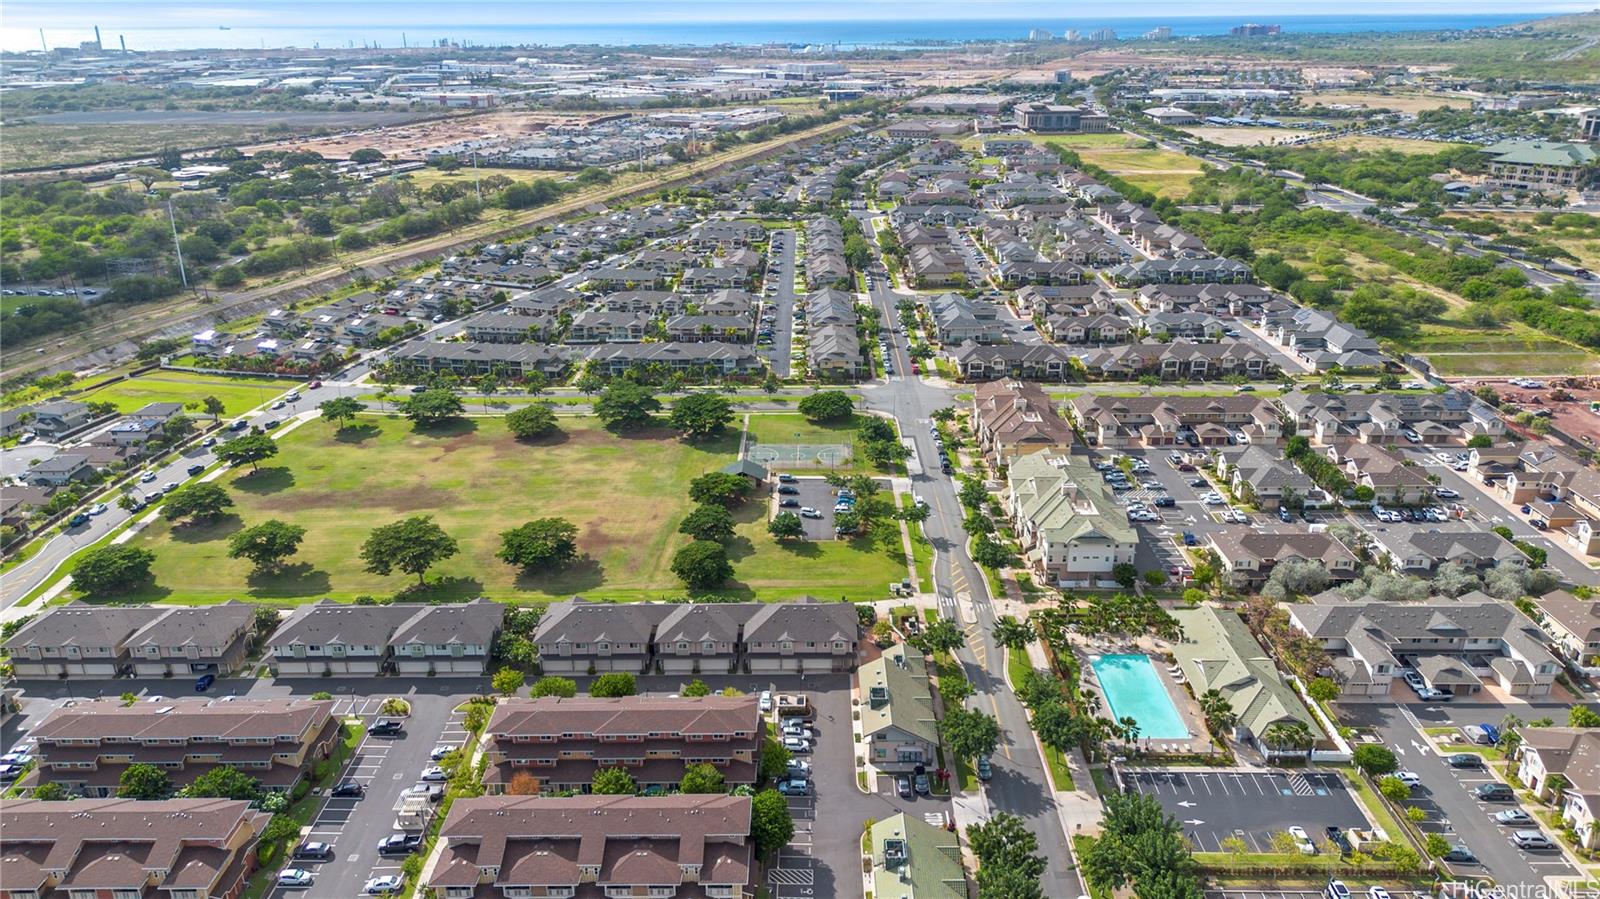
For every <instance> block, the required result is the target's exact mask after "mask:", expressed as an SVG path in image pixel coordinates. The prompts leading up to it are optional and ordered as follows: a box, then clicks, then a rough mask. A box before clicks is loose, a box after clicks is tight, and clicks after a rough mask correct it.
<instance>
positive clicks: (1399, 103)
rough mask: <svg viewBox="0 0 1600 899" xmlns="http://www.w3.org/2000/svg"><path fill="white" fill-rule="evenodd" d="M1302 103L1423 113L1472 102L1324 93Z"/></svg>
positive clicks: (1309, 96)
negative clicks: (1423, 111)
mask: <svg viewBox="0 0 1600 899" xmlns="http://www.w3.org/2000/svg"><path fill="white" fill-rule="evenodd" d="M1300 102H1301V103H1302V104H1304V105H1306V106H1314V105H1316V104H1318V103H1321V104H1322V105H1324V106H1333V105H1336V104H1349V105H1352V106H1355V105H1360V106H1365V107H1367V108H1368V109H1392V110H1394V111H1396V112H1411V113H1415V112H1421V111H1422V110H1424V109H1438V108H1439V107H1441V106H1448V107H1450V108H1451V109H1466V108H1467V107H1469V106H1471V105H1472V101H1471V100H1468V99H1467V98H1465V97H1450V96H1444V95H1441V94H1379V93H1369V92H1366V91H1338V92H1335V91H1322V92H1318V93H1312V94H1305V95H1304V96H1302V97H1301V98H1300Z"/></svg>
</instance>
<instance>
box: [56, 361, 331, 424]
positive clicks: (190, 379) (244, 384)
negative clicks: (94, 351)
mask: <svg viewBox="0 0 1600 899" xmlns="http://www.w3.org/2000/svg"><path fill="white" fill-rule="evenodd" d="M296 383H299V382H298V381H296V380H292V379H287V378H229V377H224V376H222V375H202V374H194V373H191V372H182V371H160V370H157V371H152V372H149V373H147V374H142V375H139V376H138V377H134V378H129V379H127V380H125V381H118V382H116V383H114V384H108V385H106V386H104V387H100V388H96V389H92V390H89V391H86V392H84V393H81V394H78V395H76V396H74V397H73V399H75V400H78V401H80V402H86V403H113V404H115V405H116V407H117V411H119V412H132V411H134V410H136V409H139V408H140V407H142V406H144V405H145V404H146V403H189V402H193V401H196V400H203V399H205V398H206V397H208V396H214V397H216V398H217V399H219V400H222V404H223V406H225V407H226V408H227V412H225V413H224V414H226V415H237V414H239V413H240V412H244V411H245V410H247V409H253V408H255V407H256V406H259V405H261V404H262V403H265V402H268V401H270V400H271V399H272V398H273V397H275V396H277V395H278V394H280V393H283V392H284V391H285V390H288V389H289V388H290V387H293V386H294V385H295V384H296Z"/></svg>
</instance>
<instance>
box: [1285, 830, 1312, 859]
mask: <svg viewBox="0 0 1600 899" xmlns="http://www.w3.org/2000/svg"><path fill="white" fill-rule="evenodd" d="M1289 836H1291V837H1294V848H1296V849H1298V850H1300V854H1301V855H1316V854H1317V844H1316V843H1313V842H1311V835H1310V834H1308V833H1306V829H1305V828H1304V827H1301V826H1300V825H1298V824H1296V825H1294V826H1292V827H1290V828H1289Z"/></svg>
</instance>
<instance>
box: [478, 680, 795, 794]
mask: <svg viewBox="0 0 1600 899" xmlns="http://www.w3.org/2000/svg"><path fill="white" fill-rule="evenodd" d="M485 733H486V734H487V738H488V745H487V749H486V752H487V754H488V760H489V761H488V767H487V769H486V770H485V772H484V786H485V787H486V788H487V789H488V791H489V792H490V793H503V792H505V791H506V790H507V789H508V788H509V787H510V786H511V784H512V782H513V780H517V781H518V789H517V792H519V793H521V792H525V791H528V790H534V791H537V792H541V793H547V792H562V791H567V790H573V791H577V792H582V793H587V792H589V789H590V783H591V781H593V779H594V775H595V772H597V771H599V770H600V769H602V768H621V769H623V770H624V771H626V772H628V774H629V775H630V776H631V777H632V778H633V780H634V783H636V784H638V785H639V788H640V789H641V790H651V789H655V790H659V791H662V792H666V791H670V790H675V789H677V786H678V782H679V781H681V780H683V775H684V771H685V769H687V768H688V767H689V766H691V765H702V764H705V765H711V766H713V767H715V768H716V769H717V771H718V772H719V773H720V774H722V776H723V780H724V782H725V783H727V785H728V786H729V787H730V788H731V787H736V786H740V785H749V784H754V783H755V782H756V779H757V774H758V773H759V764H760V754H761V742H762V739H763V738H764V736H765V733H766V729H765V724H764V722H763V719H762V716H761V712H760V710H759V709H758V708H757V707H756V697H755V696H753V695H745V696H722V695H712V696H699V697H666V696H627V697H622V698H619V699H601V698H595V697H590V696H578V697H573V698H561V697H557V696H543V697H540V698H538V699H517V698H513V699H510V700H508V701H505V702H501V703H500V704H499V705H497V706H496V707H495V711H494V716H493V717H491V718H490V719H489V724H488V726H487V727H486V728H485ZM519 775H521V777H520V778H519Z"/></svg>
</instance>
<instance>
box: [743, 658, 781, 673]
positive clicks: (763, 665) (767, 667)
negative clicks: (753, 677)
mask: <svg viewBox="0 0 1600 899" xmlns="http://www.w3.org/2000/svg"><path fill="white" fill-rule="evenodd" d="M783 670H784V668H783V660H782V659H751V660H750V673H751V674H773V673H776V672H781V671H783Z"/></svg>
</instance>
